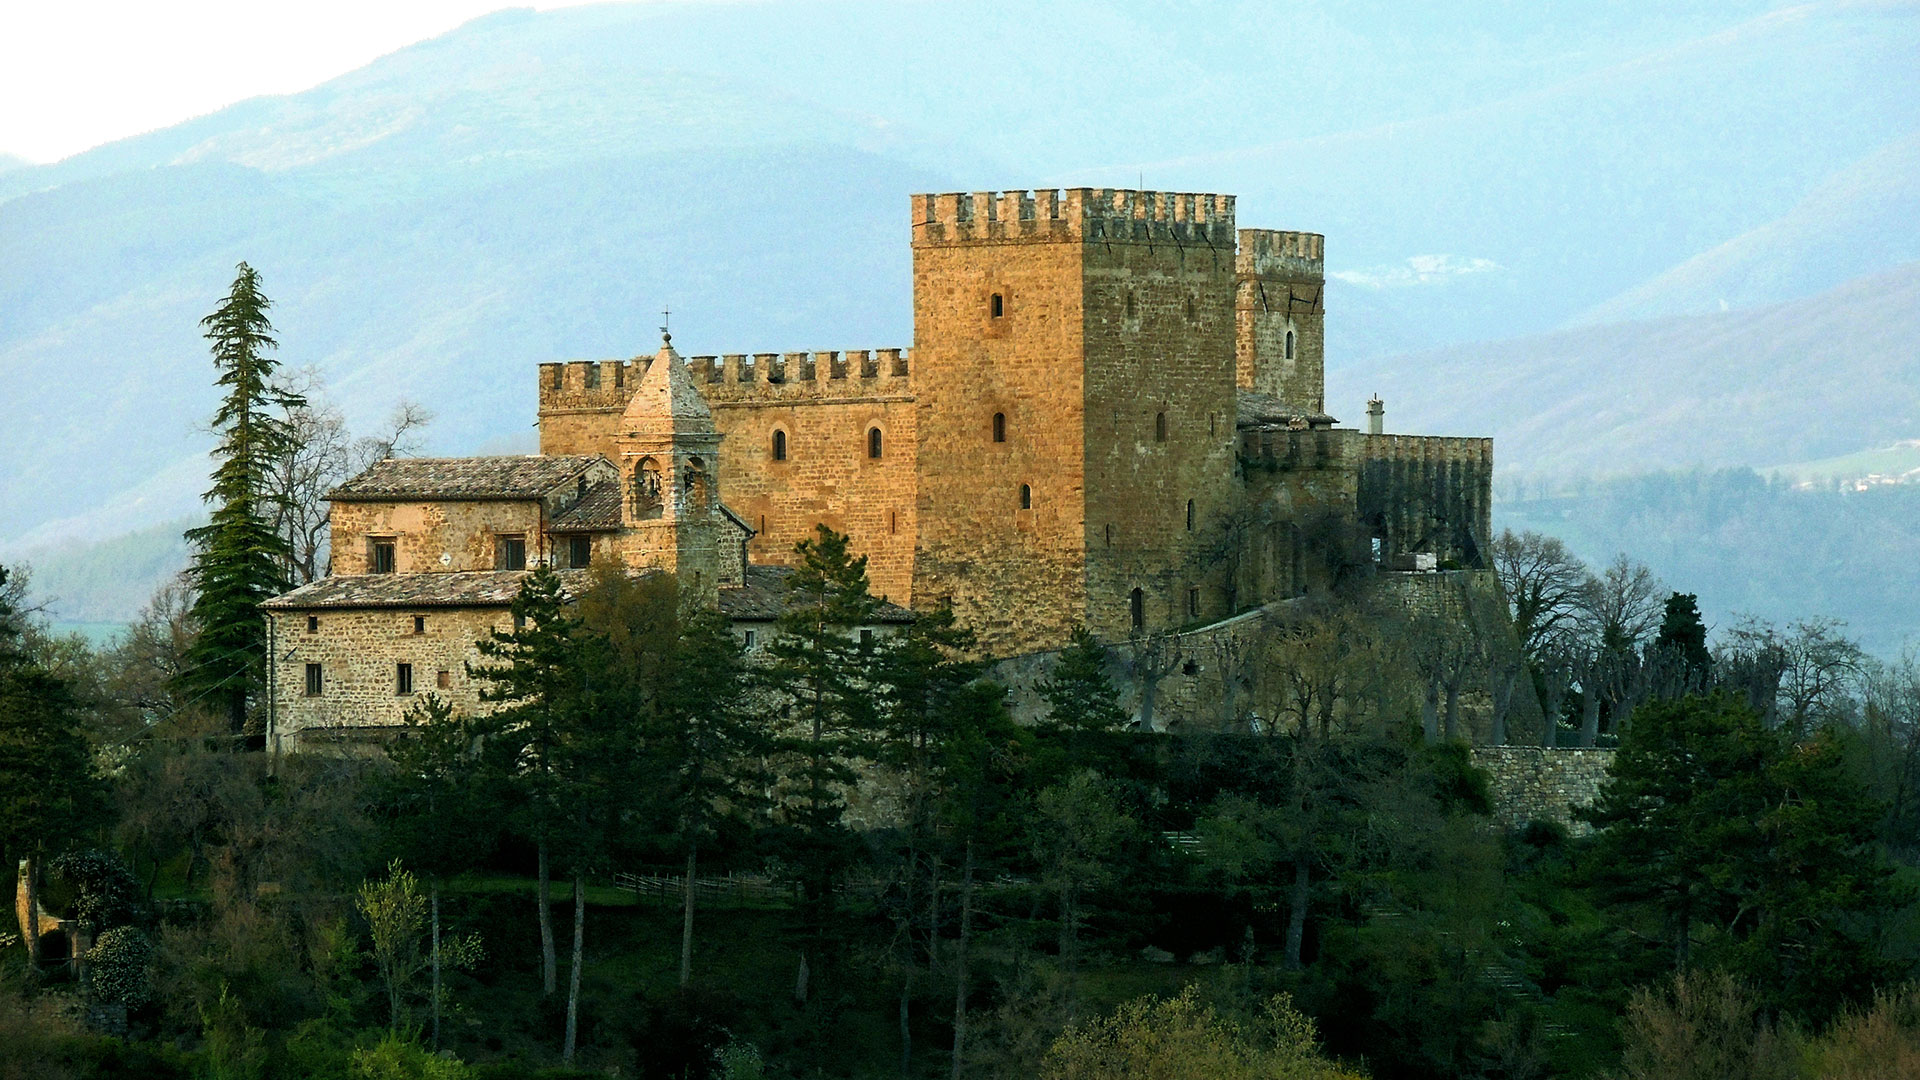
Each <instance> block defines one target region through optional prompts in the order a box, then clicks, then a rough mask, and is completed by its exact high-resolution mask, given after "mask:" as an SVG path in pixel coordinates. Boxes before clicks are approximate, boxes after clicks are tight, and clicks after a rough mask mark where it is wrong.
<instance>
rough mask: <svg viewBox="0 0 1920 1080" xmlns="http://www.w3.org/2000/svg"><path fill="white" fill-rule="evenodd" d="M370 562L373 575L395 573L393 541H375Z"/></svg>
mask: <svg viewBox="0 0 1920 1080" xmlns="http://www.w3.org/2000/svg"><path fill="white" fill-rule="evenodd" d="M368 562H369V565H370V569H371V571H372V572H373V573H376V574H391V573H393V567H394V559H393V541H392V540H390V539H389V540H375V541H373V557H372V558H371V559H369V560H368Z"/></svg>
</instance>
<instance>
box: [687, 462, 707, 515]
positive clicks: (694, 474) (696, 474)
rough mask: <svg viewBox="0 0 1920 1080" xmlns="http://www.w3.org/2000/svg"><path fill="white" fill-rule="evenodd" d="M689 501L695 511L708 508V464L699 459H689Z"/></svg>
mask: <svg viewBox="0 0 1920 1080" xmlns="http://www.w3.org/2000/svg"><path fill="white" fill-rule="evenodd" d="M686 482H687V487H686V491H687V499H688V501H689V502H690V503H691V504H692V506H693V507H694V508H695V509H704V508H705V507H706V506H707V463H706V462H704V461H702V460H700V459H699V458H697V457H690V458H688V459H687V481H686Z"/></svg>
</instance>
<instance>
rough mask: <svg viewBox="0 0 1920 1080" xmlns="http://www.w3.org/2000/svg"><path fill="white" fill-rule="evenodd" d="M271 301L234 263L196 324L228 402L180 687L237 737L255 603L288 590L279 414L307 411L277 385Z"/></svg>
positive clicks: (256, 279)
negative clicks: (278, 473) (276, 498)
mask: <svg viewBox="0 0 1920 1080" xmlns="http://www.w3.org/2000/svg"><path fill="white" fill-rule="evenodd" d="M271 304H272V301H270V300H268V299H267V297H266V296H265V294H263V293H262V292H261V291H260V275H259V273H258V272H257V271H255V270H254V269H253V267H251V266H248V265H247V264H246V263H241V264H240V266H239V274H238V276H236V277H235V278H234V279H233V287H232V289H231V290H230V291H229V292H228V293H227V296H226V298H225V299H224V300H222V301H221V302H220V306H219V307H218V308H216V309H215V310H214V312H213V314H211V315H208V316H207V317H206V318H204V319H202V320H200V325H201V326H202V327H203V328H204V329H205V331H206V334H205V336H206V338H207V340H208V341H210V342H212V352H213V366H214V368H215V370H217V371H218V372H219V378H217V379H216V380H215V385H217V386H219V387H222V388H223V389H224V390H225V392H226V396H225V398H224V399H222V401H221V403H220V408H219V410H218V411H216V412H215V413H214V415H213V430H214V432H215V433H216V434H217V435H218V436H219V440H220V441H219V443H218V445H216V446H215V447H214V451H213V456H214V459H215V461H216V462H217V464H216V465H215V467H214V471H213V487H212V488H211V489H209V490H208V491H207V493H206V494H205V495H204V496H203V498H204V499H205V501H206V502H207V503H208V504H210V505H211V506H212V507H213V513H212V514H211V515H210V517H209V520H208V522H207V524H205V525H202V526H200V527H199V528H196V529H189V530H187V542H188V543H189V544H191V545H192V546H193V548H194V556H193V565H192V567H191V568H190V569H189V571H188V573H189V574H190V575H191V577H192V580H193V585H194V589H195V592H196V594H197V595H196V596H195V599H194V602H193V610H192V613H191V616H192V622H193V625H194V626H195V627H196V629H197V633H196V634H195V636H194V640H193V644H192V645H191V646H190V647H189V648H188V650H187V654H186V657H185V660H186V666H185V668H183V669H182V671H181V673H180V674H179V676H177V680H178V683H179V689H180V691H181V692H183V693H185V694H187V695H188V696H189V698H190V699H192V700H208V701H217V702H218V703H219V705H218V707H220V708H223V709H224V710H225V712H226V715H227V723H228V726H229V728H230V730H231V731H232V733H233V734H235V735H239V734H242V733H243V732H244V730H245V728H246V720H247V709H248V704H249V702H250V701H251V700H252V699H253V698H255V697H256V696H257V695H258V693H259V692H260V690H261V688H262V687H263V685H264V683H265V674H266V660H267V656H266V626H265V623H264V622H263V621H262V618H261V615H260V603H261V602H262V601H264V600H267V599H270V598H271V597H273V596H275V595H277V594H279V593H281V592H284V591H285V590H286V588H287V579H286V569H285V568H286V565H287V560H288V550H287V542H286V539H285V538H284V537H282V536H281V535H279V533H277V532H276V531H275V530H274V528H273V519H274V513H273V511H274V507H273V506H272V505H270V503H271V500H272V499H273V495H272V494H271V492H272V487H271V478H272V475H273V466H274V463H275V462H276V461H278V460H279V459H280V458H281V457H282V456H284V455H285V454H286V453H287V452H288V451H290V450H291V449H293V441H294V440H293V434H292V429H291V428H290V427H289V426H288V424H287V422H286V420H285V410H287V409H291V408H298V407H299V406H301V405H304V404H306V401H305V400H304V399H303V398H301V397H299V396H298V395H296V394H290V393H288V392H286V391H285V390H283V389H282V388H280V387H279V386H278V385H277V384H276V383H275V381H274V378H273V373H274V369H275V368H277V367H278V366H279V362H278V361H276V360H274V359H273V358H272V357H270V356H269V355H268V353H269V352H271V351H272V350H273V349H274V348H275V347H276V346H277V345H278V342H276V341H275V340H274V339H273V336H272V335H273V324H272V323H270V322H268V321H267V308H268V307H269V306H271Z"/></svg>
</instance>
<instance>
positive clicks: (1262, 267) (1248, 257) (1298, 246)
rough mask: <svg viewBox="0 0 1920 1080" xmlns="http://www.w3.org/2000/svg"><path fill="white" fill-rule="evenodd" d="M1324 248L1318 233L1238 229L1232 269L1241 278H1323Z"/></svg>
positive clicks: (1322, 239) (1324, 245)
mask: <svg viewBox="0 0 1920 1080" xmlns="http://www.w3.org/2000/svg"><path fill="white" fill-rule="evenodd" d="M1326 246H1327V238H1326V237H1324V236H1322V235H1320V234H1319V233H1310V232H1285V231H1282V230H1279V229H1241V230H1240V253H1239V256H1238V257H1237V259H1236V260H1235V268H1236V269H1237V270H1238V271H1239V272H1240V273H1241V274H1242V275H1255V276H1259V275H1264V276H1273V277H1287V278H1303V277H1304V278H1310V279H1315V280H1319V279H1324V278H1325V277H1326V276H1327V259H1326Z"/></svg>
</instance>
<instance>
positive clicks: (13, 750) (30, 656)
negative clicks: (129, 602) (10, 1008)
mask: <svg viewBox="0 0 1920 1080" xmlns="http://www.w3.org/2000/svg"><path fill="white" fill-rule="evenodd" d="M7 579H8V572H7V569H6V567H4V566H0V855H6V856H8V857H9V861H7V862H6V864H5V865H7V866H13V865H15V862H14V861H12V860H23V861H24V862H25V863H26V887H27V888H26V891H27V895H26V902H27V905H28V910H29V911H32V910H34V909H35V905H37V904H38V902H39V894H38V883H39V872H40V864H41V862H42V861H43V858H44V857H45V856H47V855H52V854H57V853H58V852H59V851H61V850H62V849H63V848H65V847H66V846H67V845H68V844H69V843H70V842H72V841H74V840H76V839H78V838H80V837H82V836H84V835H86V832H87V830H89V829H91V828H92V827H93V826H94V825H95V824H96V823H97V822H98V821H99V819H100V818H101V817H102V816H103V814H104V812H105V804H106V791H105V785H104V784H103V783H102V782H101V780H100V778H99V774H98V773H97V771H96V770H95V768H94V763H93V756H92V754H91V752H90V751H89V749H88V747H87V739H86V736H85V735H84V734H83V733H82V732H81V731H80V719H79V706H78V703H77V702H76V700H75V698H74V693H73V687H72V685H71V684H70V683H69V682H68V680H66V679H64V678H62V677H61V676H59V675H58V674H56V673H55V672H53V671H50V670H48V669H47V667H46V665H44V664H43V663H41V662H40V660H39V659H38V658H37V657H36V656H35V655H34V650H33V649H32V647H31V643H30V642H29V640H28V633H27V627H26V625H25V621H26V620H25V614H24V613H23V612H22V611H20V610H19V607H18V606H17V604H16V603H15V600H14V595H13V591H12V590H9V589H8V588H7ZM25 929H26V931H27V953H28V958H29V961H30V962H32V963H35V964H37V963H38V962H39V959H40V934H39V929H40V927H39V920H38V919H32V918H30V919H28V920H27V925H26V927H25Z"/></svg>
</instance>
